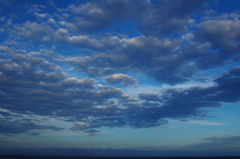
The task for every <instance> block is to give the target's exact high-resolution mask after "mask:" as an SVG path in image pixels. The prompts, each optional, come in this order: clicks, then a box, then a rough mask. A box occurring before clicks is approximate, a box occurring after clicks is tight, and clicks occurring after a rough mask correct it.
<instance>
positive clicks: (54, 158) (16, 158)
mask: <svg viewBox="0 0 240 159" xmlns="http://www.w3.org/2000/svg"><path fill="white" fill-rule="evenodd" d="M105 158H106V159H240V156H239V157H232V156H231V157H227V156H224V157H66V156H12V155H2V156H1V155H0V159H105Z"/></svg>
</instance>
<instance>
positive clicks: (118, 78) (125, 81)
mask: <svg viewBox="0 0 240 159" xmlns="http://www.w3.org/2000/svg"><path fill="white" fill-rule="evenodd" d="M105 83H107V84H119V83H121V84H122V85H124V86H126V85H131V84H136V83H137V80H136V79H135V78H133V77H131V76H128V75H124V74H113V75H109V76H106V77H105Z"/></svg>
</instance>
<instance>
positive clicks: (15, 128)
mask: <svg viewBox="0 0 240 159" xmlns="http://www.w3.org/2000/svg"><path fill="white" fill-rule="evenodd" d="M0 125H1V128H0V133H1V134H19V133H27V132H28V131H30V130H44V129H51V130H53V131H59V130H63V129H64V128H62V127H57V126H53V125H38V124H35V123H33V122H22V121H17V120H16V121H9V120H1V122H0Z"/></svg>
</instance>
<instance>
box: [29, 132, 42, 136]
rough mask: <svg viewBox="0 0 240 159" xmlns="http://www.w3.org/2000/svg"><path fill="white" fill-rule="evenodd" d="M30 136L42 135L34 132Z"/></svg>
mask: <svg viewBox="0 0 240 159" xmlns="http://www.w3.org/2000/svg"><path fill="white" fill-rule="evenodd" d="M28 135H33V136H38V135H40V134H39V133H37V132H32V133H29V134H28Z"/></svg>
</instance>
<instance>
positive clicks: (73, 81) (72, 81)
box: [62, 77, 95, 88]
mask: <svg viewBox="0 0 240 159" xmlns="http://www.w3.org/2000/svg"><path fill="white" fill-rule="evenodd" d="M62 83H63V85H66V86H68V87H69V86H75V87H87V88H93V87H94V86H93V84H94V83H95V81H94V80H93V79H89V78H84V79H77V78H75V77H69V78H66V79H64V80H63V82H62Z"/></svg>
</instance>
